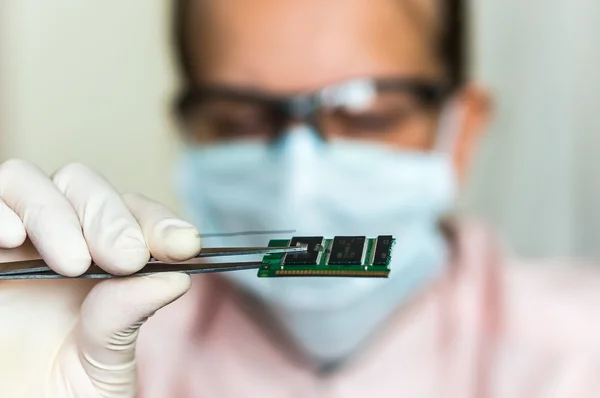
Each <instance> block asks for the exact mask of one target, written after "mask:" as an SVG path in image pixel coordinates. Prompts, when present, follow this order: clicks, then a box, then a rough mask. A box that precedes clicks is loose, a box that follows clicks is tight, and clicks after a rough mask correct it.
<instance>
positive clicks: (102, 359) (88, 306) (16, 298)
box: [0, 160, 200, 398]
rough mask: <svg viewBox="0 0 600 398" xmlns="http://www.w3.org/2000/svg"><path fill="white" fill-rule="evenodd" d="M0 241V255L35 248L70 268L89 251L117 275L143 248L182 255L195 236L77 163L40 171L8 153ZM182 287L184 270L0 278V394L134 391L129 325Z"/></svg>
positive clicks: (144, 253) (191, 249)
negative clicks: (96, 276)
mask: <svg viewBox="0 0 600 398" xmlns="http://www.w3.org/2000/svg"><path fill="white" fill-rule="evenodd" d="M26 237H28V238H29V240H30V242H29V240H28V241H27V242H25V241H26ZM24 242H25V244H24ZM30 243H31V244H32V245H31V244H30ZM0 249H12V250H0V263H1V262H6V261H9V260H22V259H26V258H32V256H33V257H39V256H41V257H42V258H44V259H45V261H46V262H47V263H48V265H49V266H50V267H52V269H54V270H55V271H57V272H59V273H61V274H63V275H67V276H76V275H80V274H82V273H83V272H84V271H86V269H87V268H88V266H89V265H90V262H91V261H92V259H93V261H94V262H96V263H97V264H98V265H99V266H101V267H102V268H103V269H105V270H106V271H108V272H110V273H113V274H118V275H128V274H131V273H133V272H136V271H138V270H139V269H141V268H142V267H143V266H144V265H145V264H146V262H147V260H148V258H149V257H150V255H152V256H154V257H156V258H158V259H160V260H163V261H183V260H187V259H189V258H192V257H194V256H195V255H196V254H197V253H198V252H199V251H200V239H199V238H198V231H197V230H196V228H194V227H193V226H192V225H191V224H188V223H186V222H184V221H182V220H180V219H179V218H178V217H177V216H176V215H174V214H173V213H172V212H170V211H169V210H168V209H166V208H165V207H163V206H162V205H159V204H158V203H155V202H152V201H150V200H149V199H146V198H144V197H141V196H132V195H126V196H121V195H119V194H118V193H117V192H115V190H114V189H113V188H112V186H111V185H110V184H109V183H108V182H107V181H106V180H104V179H103V178H102V177H101V176H100V175H99V174H97V173H95V172H94V171H92V170H90V169H89V168H87V167H85V166H82V165H70V166H67V167H65V168H63V169H61V170H60V171H59V172H57V173H56V174H55V175H54V176H53V178H52V179H50V178H48V177H47V176H46V175H45V174H44V173H43V172H42V171H41V170H40V169H38V168H37V167H35V166H33V165H32V164H29V163H27V162H24V161H20V160H10V161H7V162H5V163H3V164H1V165H0ZM36 251H37V253H39V254H37V253H36ZM0 269H2V264H0ZM189 287H190V278H189V277H188V276H187V275H184V274H178V273H170V274H162V275H155V276H147V277H132V278H119V279H112V280H106V281H103V282H100V283H98V282H95V281H91V280H85V279H63V280H49V281H42V280H37V281H2V282H0V397H3V398H4V397H6V398H21V397H28V398H29V397H32V398H33V397H35V398H39V397H45V398H71V397H72V398H99V397H134V396H136V384H137V375H136V362H135V343H136V339H137V336H138V331H139V328H140V326H141V325H142V324H143V323H144V322H145V321H146V320H147V319H148V317H150V316H152V314H154V312H156V311H157V310H159V309H160V308H162V307H164V306H165V305H167V304H169V303H171V302H173V301H174V300H176V299H177V298H179V297H181V296H182V295H183V294H184V293H185V292H186V291H187V290H188V289H189Z"/></svg>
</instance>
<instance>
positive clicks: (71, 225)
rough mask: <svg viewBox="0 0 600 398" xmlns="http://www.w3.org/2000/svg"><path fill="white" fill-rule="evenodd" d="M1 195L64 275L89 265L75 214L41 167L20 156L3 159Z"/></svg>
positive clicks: (41, 252) (41, 249) (55, 266)
mask: <svg viewBox="0 0 600 398" xmlns="http://www.w3.org/2000/svg"><path fill="white" fill-rule="evenodd" d="M0 198H2V200H3V201H4V202H5V203H6V205H8V206H9V207H10V208H11V209H12V210H13V211H14V212H15V213H16V214H17V215H18V216H19V218H20V219H21V220H22V222H23V226H24V227H25V230H26V231H27V235H28V236H29V239H30V240H31V242H32V243H33V244H34V246H35V247H36V249H37V250H38V252H39V254H40V255H41V256H42V258H43V259H44V260H45V261H46V263H47V264H48V266H49V267H50V268H52V269H53V270H54V271H56V272H58V273H60V274H63V275H65V276H78V275H81V274H82V273H84V272H85V271H86V270H87V269H88V268H89V266H90V262H91V258H90V253H89V251H88V247H87V244H86V242H85V239H84V238H83V234H82V233H81V225H80V224H79V220H78V218H77V214H75V211H74V210H73V207H72V206H71V204H70V203H69V201H68V200H67V199H66V198H65V197H64V196H63V195H62V193H61V192H60V191H59V190H58V189H57V188H56V186H55V185H54V184H53V183H52V181H51V180H50V179H49V178H48V176H46V174H44V172H43V171H42V170H40V169H39V168H37V167H36V166H34V165H33V164H31V163H28V162H26V161H23V160H9V161H6V162H4V163H2V165H0ZM9 217H10V216H9ZM20 233H21V231H17V233H16V235H18V234H20ZM16 240H20V237H18V239H17V238H15V241H16Z"/></svg>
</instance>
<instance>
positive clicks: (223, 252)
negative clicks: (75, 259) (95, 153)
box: [0, 245, 308, 280]
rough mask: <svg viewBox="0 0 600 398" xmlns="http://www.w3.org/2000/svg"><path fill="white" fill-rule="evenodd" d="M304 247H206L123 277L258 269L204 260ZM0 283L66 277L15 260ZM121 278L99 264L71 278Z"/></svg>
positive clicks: (254, 264) (294, 250)
mask: <svg viewBox="0 0 600 398" xmlns="http://www.w3.org/2000/svg"><path fill="white" fill-rule="evenodd" d="M307 250H308V247H307V245H299V246H297V247H289V246H286V247H230V248H207V249H202V250H201V251H200V254H198V255H197V256H196V257H194V258H193V259H191V260H188V261H184V262H181V263H175V264H172V263H164V262H161V261H158V260H157V259H155V258H150V260H149V261H148V263H147V264H146V266H145V267H144V268H142V269H141V270H140V271H138V272H136V273H134V274H131V275H126V276H129V277H130V276H144V275H150V274H156V273H163V272H182V273H185V274H190V275H192V274H206V273H215V272H229V271H243V270H249V269H258V268H259V267H260V266H261V264H262V263H261V262H260V261H251V262H238V263H207V262H206V261H204V260H203V259H205V258H209V257H226V256H247V255H261V254H262V255H265V254H277V253H297V252H306V251H307ZM0 270H4V271H0V280H18V279H63V278H69V277H67V276H64V275H61V274H59V273H57V272H54V271H53V270H52V269H51V268H50V267H48V265H47V264H46V263H45V262H44V260H42V259H36V260H25V261H14V262H10V263H0ZM120 277H124V276H119V275H113V274H110V273H108V272H106V271H104V270H103V269H102V268H100V267H99V266H98V265H96V264H93V263H92V265H91V266H90V268H89V269H88V270H87V271H86V272H85V273H84V274H83V275H80V276H77V277H74V278H86V279H110V278H120Z"/></svg>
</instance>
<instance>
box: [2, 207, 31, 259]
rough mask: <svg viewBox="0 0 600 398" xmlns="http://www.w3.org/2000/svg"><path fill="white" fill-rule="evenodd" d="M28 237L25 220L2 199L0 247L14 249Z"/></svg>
mask: <svg viewBox="0 0 600 398" xmlns="http://www.w3.org/2000/svg"><path fill="white" fill-rule="evenodd" d="M26 238H27V232H26V231H25V226H24V225H23V222H22V221H21V219H20V218H19V216H18V215H17V213H15V212H14V211H12V209H11V208H10V207H8V205H7V204H6V203H4V201H3V200H2V199H0V249H14V248H16V247H19V246H21V245H22V244H23V243H24V242H25V239H26Z"/></svg>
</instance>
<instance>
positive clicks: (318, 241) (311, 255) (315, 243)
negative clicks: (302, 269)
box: [283, 236, 323, 265]
mask: <svg viewBox="0 0 600 398" xmlns="http://www.w3.org/2000/svg"><path fill="white" fill-rule="evenodd" d="M298 243H303V244H306V245H308V251H306V252H301V253H288V254H286V255H285V259H284V260H283V264H284V265H316V264H317V260H318V259H319V253H320V251H321V245H322V244H323V237H322V236H307V237H294V238H292V241H291V242H290V246H296V245H297V244H298Z"/></svg>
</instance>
